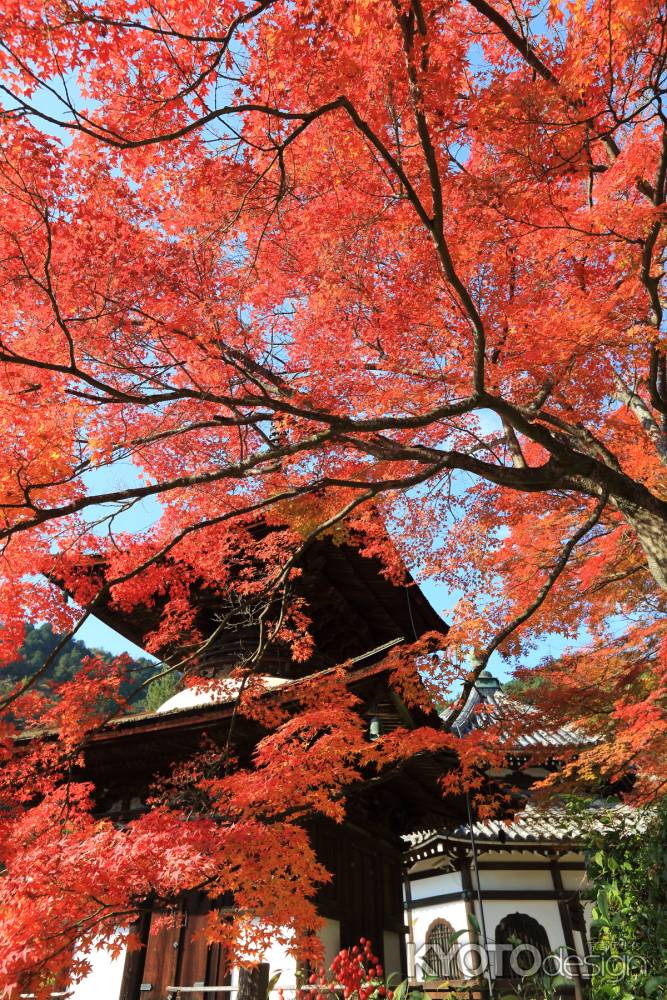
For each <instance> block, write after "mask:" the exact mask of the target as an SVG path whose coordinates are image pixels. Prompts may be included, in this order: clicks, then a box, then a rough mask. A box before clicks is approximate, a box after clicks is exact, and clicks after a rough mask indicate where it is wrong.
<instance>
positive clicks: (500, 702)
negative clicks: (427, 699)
mask: <svg viewBox="0 0 667 1000" xmlns="http://www.w3.org/2000/svg"><path fill="white" fill-rule="evenodd" d="M517 719H518V720H519V721H520V723H521V731H520V732H519V733H518V734H517V736H516V738H515V743H516V750H526V751H530V750H538V749H544V748H551V747H553V748H554V749H555V750H557V749H558V748H563V749H564V748H567V747H576V746H583V745H585V744H590V743H592V742H593V740H592V739H591V738H590V737H589V736H587V735H586V734H585V733H583V732H581V731H578V730H576V729H574V728H572V727H571V726H560V727H556V728H549V729H543V728H542V727H541V726H540V725H539V724H538V720H539V715H538V712H537V710H536V709H534V708H533V707H532V706H530V705H526V704H524V703H522V702H518V701H516V700H515V699H513V698H511V697H510V696H509V695H507V694H505V692H504V691H503V689H502V687H501V685H500V682H499V681H498V680H497V679H496V678H495V677H493V675H492V674H490V673H489V671H488V670H485V671H484V672H483V673H482V675H481V676H480V677H479V678H478V680H477V682H476V684H475V686H474V687H473V689H472V691H471V692H470V695H469V696H468V700H467V701H466V703H465V705H464V707H463V709H462V711H461V713H460V715H459V717H458V719H457V720H456V722H455V723H454V725H453V726H452V730H453V731H454V732H455V733H456V734H457V736H466V735H467V734H468V733H470V732H473V731H474V730H475V729H484V728H486V727H487V726H492V725H497V724H498V723H500V724H501V725H502V723H503V721H506V722H507V723H508V724H509V723H510V721H512V722H514V723H515V722H516V720H517ZM513 728H514V727H513Z"/></svg>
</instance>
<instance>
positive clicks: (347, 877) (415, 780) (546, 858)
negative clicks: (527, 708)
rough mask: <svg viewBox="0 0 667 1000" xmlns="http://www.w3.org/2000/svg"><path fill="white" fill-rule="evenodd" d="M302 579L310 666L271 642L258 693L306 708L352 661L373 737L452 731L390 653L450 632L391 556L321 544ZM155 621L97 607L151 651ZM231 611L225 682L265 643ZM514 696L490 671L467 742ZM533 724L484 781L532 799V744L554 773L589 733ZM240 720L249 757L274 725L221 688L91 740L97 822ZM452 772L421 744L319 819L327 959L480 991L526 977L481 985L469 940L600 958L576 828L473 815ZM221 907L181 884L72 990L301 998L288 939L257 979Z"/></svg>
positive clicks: (200, 599)
mask: <svg viewBox="0 0 667 1000" xmlns="http://www.w3.org/2000/svg"><path fill="white" fill-rule="evenodd" d="M297 587H298V589H299V593H300V595H301V596H303V597H304V599H305V600H306V601H307V603H308V607H309V611H310V615H311V617H312V619H313V627H312V633H313V638H314V652H313V655H312V657H311V658H310V659H309V660H308V661H307V662H306V663H301V664H297V663H295V662H294V661H293V660H292V659H291V658H290V656H289V655H288V654H287V653H286V652H285V651H284V650H281V649H280V647H277V646H276V647H269V648H268V649H267V650H266V652H265V654H264V656H263V659H262V661H261V664H260V671H261V673H262V674H263V676H264V679H265V685H266V691H265V694H264V695H263V696H262V697H266V698H267V699H268V700H271V699H279V700H280V703H281V705H282V706H287V707H288V708H289V705H290V703H291V701H292V700H293V701H294V704H295V705H296V703H297V701H298V697H299V690H300V686H301V685H302V684H304V683H306V682H307V681H308V680H309V679H312V678H313V677H325V676H326V674H327V672H329V671H331V670H333V669H334V667H335V666H336V665H337V664H340V663H341V662H343V661H347V663H348V664H349V669H348V671H347V680H346V683H347V684H348V685H349V689H350V691H351V692H352V693H353V694H354V695H355V696H356V697H357V699H358V702H357V706H358V707H357V711H358V712H359V714H360V716H361V718H362V719H363V720H364V726H365V728H366V731H367V733H368V738H369V740H371V739H373V738H374V737H375V736H377V735H378V734H380V733H387V732H390V731H391V730H393V729H395V728H396V727H398V726H402V727H406V728H408V729H414V728H416V727H419V726H424V725H428V726H431V727H435V728H437V727H439V726H441V725H442V718H441V716H440V715H439V714H438V712H437V711H436V709H435V707H434V708H433V709H432V710H430V711H427V710H422V709H415V708H414V707H410V708H409V707H408V706H407V705H406V704H405V702H404V701H403V700H402V698H401V696H400V694H399V692H397V691H396V690H394V688H393V687H392V678H391V675H392V668H391V667H390V666H389V664H388V661H387V653H388V651H389V650H391V649H394V648H395V647H396V646H398V645H400V644H401V643H411V642H414V641H415V640H416V639H418V638H420V637H421V636H423V635H424V634H426V633H428V632H433V631H436V632H440V633H443V632H446V631H447V626H446V625H445V623H444V622H443V621H442V619H441V618H440V617H439V616H438V615H437V614H436V612H435V611H434V610H433V608H432V607H431V606H430V605H429V603H428V602H427V600H426V598H425V597H424V595H423V594H422V593H421V592H420V590H419V589H418V588H417V587H416V586H415V585H414V583H413V581H412V580H411V579H410V578H409V576H408V577H407V578H406V582H405V583H404V584H402V585H396V584H394V583H392V582H390V581H389V580H388V579H387V578H386V577H385V576H384V575H383V574H382V567H381V566H380V564H379V562H377V561H376V560H373V559H368V558H362V556H361V555H360V554H359V552H358V551H357V550H356V549H355V548H354V546H352V545H350V544H334V543H333V542H332V541H331V540H328V539H323V540H320V541H318V542H317V543H315V544H314V545H313V546H311V548H310V550H309V551H308V553H307V555H306V557H305V559H304V562H303V566H302V574H301V576H300V577H299V579H298V582H297ZM194 597H195V599H196V601H197V606H198V615H197V619H196V622H195V626H196V628H197V629H198V630H199V631H200V632H201V633H202V634H204V635H210V634H213V633H214V632H215V631H216V622H217V621H219V608H217V607H216V603H215V596H214V595H213V594H211V593H210V591H206V590H205V589H204V590H202V592H201V593H196V594H195V595H194ZM96 613H97V612H96ZM159 616H160V607H159V602H156V605H155V606H154V607H140V608H138V609H136V610H135V611H133V612H132V613H131V614H125V613H121V612H119V611H117V610H115V609H114V608H113V607H111V606H106V607H103V608H102V610H101V611H100V612H99V617H100V618H101V619H102V620H103V621H105V622H106V623H107V624H109V625H110V626H111V627H113V628H114V629H116V630H117V631H118V632H120V633H121V634H123V635H125V636H126V637H127V638H128V639H130V640H131V641H132V642H134V643H136V644H137V645H139V646H145V643H146V637H147V636H148V635H150V634H151V633H154V632H155V630H156V627H157V625H158V624H159ZM229 620H230V622H231V627H230V628H227V629H226V630H223V631H219V635H218V638H217V641H216V642H215V643H212V644H210V645H209V646H208V647H207V653H206V663H205V665H204V668H205V669H204V671H203V672H207V673H208V674H209V675H210V676H219V675H222V676H225V675H226V674H227V673H228V672H229V671H230V669H231V667H232V666H233V664H234V663H235V662H237V661H238V656H239V653H240V652H242V651H243V649H245V648H248V646H249V644H251V643H252V642H253V641H255V634H254V629H255V623H254V622H253V620H252V617H251V616H246V617H242V616H241V617H239V618H238V619H237V620H234V618H233V616H230V619H229ZM191 648H192V642H191V638H190V637H189V636H187V635H184V636H183V638H182V644H181V645H180V646H179V645H178V644H177V645H176V646H175V645H174V644H173V642H172V644H171V645H170V646H169V648H165V649H164V650H160V651H159V652H160V654H161V655H162V656H163V657H167V656H169V657H171V658H172V660H173V659H174V658H176V659H178V658H179V657H181V656H187V654H188V651H189V650H191ZM198 672H199V670H198ZM503 699H504V695H503V692H502V690H501V688H500V686H499V684H498V683H497V681H495V680H494V679H493V678H492V677H490V676H489V675H483V676H482V677H481V678H480V679H479V681H478V683H477V685H476V687H475V689H474V690H473V692H472V694H471V696H470V698H469V700H468V703H467V704H466V706H465V709H464V711H463V713H462V715H461V717H460V718H459V721H458V723H457V725H458V732H459V734H460V735H464V734H465V733H466V732H468V731H470V729H471V728H474V727H476V726H479V725H483V724H484V720H485V719H489V718H492V717H495V716H496V715H498V713H502V710H503V704H504V702H503ZM526 722H527V725H526V732H525V735H524V736H523V737H522V738H521V740H520V743H521V745H518V746H517V747H516V751H515V752H513V754H511V755H510V756H509V758H508V761H507V768H504V769H503V768H500V769H497V770H495V771H494V772H493V773H491V772H489V773H488V775H487V779H488V781H489V782H501V783H502V782H505V783H508V782H509V783H510V784H512V785H513V786H519V787H522V788H523V789H524V791H525V793H526V794H527V793H528V791H529V786H530V782H531V781H533V780H534V779H535V778H537V777H539V776H540V775H541V774H544V773H546V772H545V771H544V770H541V769H540V768H537V769H534V768H533V769H531V767H530V766H528V767H527V763H529V757H530V756H531V753H532V751H533V750H534V749H535V748H536V747H539V748H540V749H541V751H543V752H542V757H543V758H544V767H545V768H546V769H547V770H548V769H549V768H550V767H556V766H557V760H558V753H559V748H560V749H561V750H562V748H563V747H564V746H571V745H572V742H573V740H574V741H576V739H577V738H578V737H577V736H576V734H573V733H572V732H569V731H566V730H562V731H559V732H557V733H544V732H541V731H540V730H539V729H538V728H537V727H536V726H535V725H534V721H533V720H531V719H530V717H529V716H527V720H526ZM232 725H233V726H234V729H233V743H234V750H235V753H236V755H237V757H238V759H239V762H240V764H241V766H246V765H247V764H249V762H250V761H251V759H252V753H253V750H254V748H255V747H256V745H257V743H258V741H259V740H260V739H261V738H262V737H263V735H265V730H264V729H263V728H262V726H261V725H260V724H259V723H258V722H257V721H255V720H253V719H249V718H246V717H239V718H236V713H235V700H234V699H233V698H230V699H228V700H227V699H225V698H224V697H221V696H220V694H219V689H218V694H217V695H216V696H215V697H208V696H207V695H206V693H203V694H202V693H194V692H193V690H192V689H188V688H184V689H183V690H181V691H180V692H178V693H177V694H176V695H175V696H174V697H173V698H171V699H169V700H168V701H167V702H166V703H164V704H163V705H162V706H161V707H160V709H159V710H158V711H157V712H153V713H137V714H133V715H128V716H125V717H123V718H117V719H115V720H113V721H111V722H109V723H107V724H106V725H105V726H104V727H103V728H101V729H100V730H98V731H96V732H95V733H94V734H92V735H91V736H90V737H89V738H88V742H87V745H86V747H85V776H86V777H87V778H88V779H90V780H92V781H93V782H94V784H95V787H96V789H97V809H98V813H99V815H100V816H101V817H109V818H113V819H114V820H115V821H117V822H119V823H122V822H123V821H126V820H127V819H129V818H131V817H132V816H135V815H138V814H139V813H140V812H141V811H143V810H144V809H145V808H146V805H145V803H146V798H147V795H148V793H149V789H150V787H151V784H152V782H153V781H154V778H155V776H156V775H157V774H160V773H161V774H165V773H166V772H168V770H169V769H170V768H171V767H172V766H173V765H174V764H177V763H178V762H179V761H181V760H185V759H187V758H188V757H189V756H191V755H192V754H193V753H195V752H196V751H197V749H198V748H199V747H200V745H201V740H202V737H203V736H204V735H205V736H206V737H207V738H208V739H209V740H210V741H212V742H213V743H214V744H217V745H218V746H220V747H223V746H225V744H226V741H227V739H228V737H229V734H230V727H232ZM544 751H547V752H546V754H545V753H544ZM456 766H457V758H456V754H455V753H453V752H451V753H444V752H441V753H438V754H419V755H417V756H416V757H414V758H412V759H408V760H407V761H406V762H405V763H403V764H402V765H401V767H399V768H396V769H395V770H392V772H391V774H390V775H389V776H388V777H387V778H386V780H383V781H381V782H378V783H374V784H372V785H371V786H370V787H361V788H359V789H355V788H354V787H353V788H351V789H350V790H349V794H348V796H347V803H346V818H345V821H344V822H343V823H342V824H334V823H332V822H329V821H326V820H324V819H321V818H315V819H313V820H312V822H310V823H309V824H308V831H309V834H310V837H311V842H312V844H313V846H314V848H315V850H316V853H317V857H318V859H319V861H320V862H321V863H322V864H323V865H324V866H325V867H326V868H327V869H328V871H329V872H331V874H332V876H333V879H332V881H331V882H330V883H328V884H327V885H325V886H322V887H321V889H320V890H319V894H318V897H317V900H316V903H317V909H318V912H319V914H320V916H321V917H322V918H323V920H324V926H323V929H322V931H321V932H320V933H321V939H322V943H323V946H324V951H325V956H326V959H327V960H328V961H330V960H331V959H332V958H333V956H334V955H335V954H336V953H337V952H338V950H339V949H340V948H343V947H348V946H352V945H354V944H357V943H358V942H359V939H360V938H361V937H365V938H367V939H370V940H372V941H373V944H374V947H375V950H376V952H377V953H378V954H379V956H380V959H381V960H382V963H383V965H384V968H385V969H386V970H387V971H388V972H395V973H398V974H399V975H400V976H401V977H405V976H409V977H410V978H412V979H413V980H423V979H424V977H426V976H430V977H432V976H436V977H438V978H439V979H442V980H448V981H458V983H459V984H461V985H465V984H466V983H467V984H468V985H471V984H472V983H478V982H482V983H483V982H484V977H485V975H486V976H487V978H488V976H489V975H491V976H493V975H495V976H496V977H497V978H498V979H501V978H504V979H506V978H512V972H513V970H512V969H511V968H509V967H507V966H506V965H503V964H502V961H501V963H500V964H499V965H498V967H497V968H496V969H492V970H490V971H489V970H486V972H485V971H484V970H481V979H480V969H479V968H478V967H475V966H474V964H473V966H472V967H466V963H465V960H464V951H465V949H463V950H462V946H464V945H468V946H469V947H473V946H474V947H478V946H480V945H483V946H484V947H488V946H489V945H492V944H493V942H494V941H495V942H499V943H507V942H509V941H511V940H514V939H518V940H520V941H523V942H526V943H528V944H530V945H531V946H534V947H535V948H537V950H538V951H539V953H540V954H544V955H546V954H547V953H550V952H553V951H554V950H556V951H557V950H559V949H560V950H564V952H566V953H568V954H577V955H580V956H583V955H585V954H586V952H587V947H588V943H587V942H588V929H587V923H586V911H585V906H584V904H583V903H582V890H583V888H584V886H585V880H584V864H583V855H582V850H581V845H580V843H579V842H578V840H577V835H576V831H573V830H571V829H570V828H569V827H568V825H567V823H566V822H564V821H563V822H561V819H558V818H556V817H553V816H552V817H551V819H549V818H543V817H542V818H541V817H540V815H539V814H537V813H534V812H531V811H530V808H529V809H528V810H527V811H526V812H525V813H523V814H522V815H520V816H518V817H517V818H516V819H514V820H513V821H512V822H511V823H510V824H509V825H507V824H505V823H502V822H500V821H499V822H495V823H479V822H475V820H474V817H473V815H472V812H471V808H470V802H469V801H466V798H465V797H464V796H461V795H459V796H454V795H448V796H443V793H442V789H441V785H440V779H441V777H442V775H443V774H444V773H446V771H447V770H448V769H453V768H455V767H456ZM531 771H532V773H531ZM523 797H524V799H525V797H526V795H525V794H524V796H523ZM232 903H233V901H232ZM210 906H211V902H210V901H209V900H208V898H207V897H206V895H205V894H204V893H187V894H184V895H183V897H182V898H181V899H180V900H178V912H176V913H175V914H174V916H173V919H171V920H169V921H167V923H166V925H165V922H164V920H162V921H161V922H160V923H161V928H160V929H159V930H158V932H157V933H151V924H152V923H153V921H154V920H155V918H156V917H159V916H161V915H162V913H161V911H160V910H159V909H157V910H156V909H155V908H151V906H150V905H146V906H145V907H144V909H143V911H142V916H141V919H140V921H139V923H138V925H137V926H136V927H135V928H134V930H135V932H136V933H137V934H138V936H139V937H140V939H141V941H142V947H141V948H140V949H139V950H134V951H132V952H128V953H127V954H126V955H121V956H119V957H117V958H114V959H112V958H110V957H109V955H108V954H106V953H104V952H100V953H98V954H95V955H94V956H92V972H91V973H90V975H89V976H88V977H87V979H86V980H85V981H84V982H82V983H80V984H79V985H78V986H77V987H76V988H75V989H74V991H73V993H72V994H71V995H72V997H73V998H74V1000H140V998H146V1000H168V998H169V1000H176V998H177V997H181V998H183V1000H184V998H187V997H189V996H193V997H195V998H196V1000H203V998H205V997H207V996H216V995H218V996H227V995H229V994H231V995H232V997H233V998H235V997H236V995H237V994H238V995H239V997H240V1000H265V998H266V995H267V989H268V987H269V983H270V984H271V990H281V989H282V990H284V991H286V993H287V994H288V995H289V991H291V990H293V989H294V987H295V985H296V981H297V970H296V968H295V964H294V961H293V960H292V959H291V958H289V957H288V956H287V954H285V953H284V952H283V951H282V950H281V949H278V948H273V949H269V950H268V951H267V952H266V954H265V955H264V959H263V961H262V963H261V964H260V965H259V966H258V967H257V968H255V969H252V970H245V971H243V970H239V969H232V968H229V965H228V963H227V960H226V956H225V955H224V953H223V952H222V950H221V948H220V946H218V945H211V944H207V942H206V940H205V937H204V936H203V935H202V934H201V933H200V932H201V929H202V927H203V926H204V924H205V921H206V919H207V914H208V913H209V910H210ZM471 917H472V918H473V919H472V920H471ZM456 933H458V938H457V949H456V950H455V953H450V949H449V946H448V942H449V941H450V937H451V935H452V934H456ZM503 961H504V959H503ZM572 979H573V983H572V991H571V995H573V996H575V997H576V998H577V1000H579V998H580V997H581V996H582V995H583V993H582V989H583V986H584V985H585V984H584V982H583V977H582V976H581V975H580V974H579V973H576V974H575V975H574V976H573V977H572ZM443 995H446V994H443ZM470 995H472V993H471V994H470ZM475 995H478V994H475Z"/></svg>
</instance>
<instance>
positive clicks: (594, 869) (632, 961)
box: [587, 802, 667, 1000]
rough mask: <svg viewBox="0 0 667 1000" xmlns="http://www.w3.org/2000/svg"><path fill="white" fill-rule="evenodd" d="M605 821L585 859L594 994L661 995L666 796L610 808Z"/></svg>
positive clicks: (665, 940)
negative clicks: (634, 807) (631, 807)
mask: <svg viewBox="0 0 667 1000" xmlns="http://www.w3.org/2000/svg"><path fill="white" fill-rule="evenodd" d="M619 816H620V821H619ZM607 825H608V829H607V830H605V831H604V832H600V833H598V834H596V835H594V836H593V837H592V840H591V851H590V853H589V856H588V863H587V867H588V876H589V879H590V881H591V884H592V887H593V889H592V892H593V898H594V901H595V902H594V908H593V920H592V938H593V956H594V958H595V971H594V974H593V983H592V997H593V1000H643V998H660V997H663V998H664V997H667V802H662V803H661V804H660V805H659V806H658V807H657V808H654V809H653V810H651V811H650V812H646V811H639V810H638V811H637V812H636V813H634V811H633V813H631V814H628V813H622V814H619V813H618V812H616V815H615V816H614V814H610V817H609V820H608V824H607Z"/></svg>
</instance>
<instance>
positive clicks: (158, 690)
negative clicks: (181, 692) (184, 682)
mask: <svg viewBox="0 0 667 1000" xmlns="http://www.w3.org/2000/svg"><path fill="white" fill-rule="evenodd" d="M178 679H179V675H177V674H176V673H171V674H166V675H165V676H164V677H158V678H157V679H156V680H154V681H152V683H151V684H149V685H148V691H147V694H146V699H145V703H144V708H145V710H146V711H147V712H155V711H157V709H158V708H159V707H160V705H163V704H164V703H165V701H167V699H168V698H171V696H172V695H174V694H176V689H177V687H178Z"/></svg>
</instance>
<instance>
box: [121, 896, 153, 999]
mask: <svg viewBox="0 0 667 1000" xmlns="http://www.w3.org/2000/svg"><path fill="white" fill-rule="evenodd" d="M150 925H151V907H150V904H147V905H146V908H145V909H144V910H142V912H141V915H140V917H139V919H138V920H137V921H135V923H134V924H132V926H131V928H130V930H131V931H132V933H133V934H135V935H136V936H137V937H138V938H139V940H140V941H141V947H140V948H135V949H134V950H133V951H127V952H126V953H125V966H124V968H123V978H122V980H121V984H120V993H119V996H118V1000H138V997H139V996H140V991H139V987H140V986H141V983H142V980H143V975H144V965H145V963H146V945H147V944H148V932H149V930H150Z"/></svg>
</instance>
